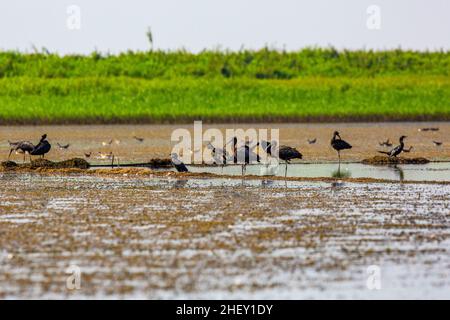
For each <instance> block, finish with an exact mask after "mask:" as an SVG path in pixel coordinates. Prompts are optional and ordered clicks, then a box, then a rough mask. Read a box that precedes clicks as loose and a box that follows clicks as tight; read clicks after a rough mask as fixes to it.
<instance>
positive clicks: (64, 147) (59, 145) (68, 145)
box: [56, 142, 70, 149]
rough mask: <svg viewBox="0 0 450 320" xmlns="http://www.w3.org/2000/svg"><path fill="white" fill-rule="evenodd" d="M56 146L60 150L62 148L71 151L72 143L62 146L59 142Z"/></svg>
mask: <svg viewBox="0 0 450 320" xmlns="http://www.w3.org/2000/svg"><path fill="white" fill-rule="evenodd" d="M56 144H57V145H58V148H60V149H69V147H70V143H68V144H65V145H61V144H59V142H57V143H56Z"/></svg>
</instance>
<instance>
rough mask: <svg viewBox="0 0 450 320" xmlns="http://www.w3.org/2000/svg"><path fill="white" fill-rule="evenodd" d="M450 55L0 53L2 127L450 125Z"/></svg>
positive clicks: (310, 51) (322, 51)
mask: <svg viewBox="0 0 450 320" xmlns="http://www.w3.org/2000/svg"><path fill="white" fill-rule="evenodd" d="M449 73H450V52H413V51H401V50H393V51H383V52H372V51H337V50H335V49H333V48H328V49H304V50H301V51H298V52H282V51H275V50H269V49H262V50H258V51H240V52H219V51H204V52H201V53H199V54H192V53H188V52H183V51H178V52H162V51H151V52H127V53H123V54H119V55H101V54H100V53H97V52H94V53H92V54H91V55H89V56H77V55H69V56H58V55H55V54H48V53H34V54H22V53H17V52H0V121H1V122H0V123H13V122H15V123H44V122H45V123H68V122H77V123H93V122H165V121H167V122H175V121H190V120H192V119H204V120H211V121H232V120H233V121H234V120H237V121H277V120H283V121H285V120H286V121H287V120H305V119H316V120H318V119H323V120H343V119H346V120H353V119H355V120H357V119H361V120H373V119H384V120H391V119H418V120H420V119H443V120H444V119H445V120H448V119H450V77H449Z"/></svg>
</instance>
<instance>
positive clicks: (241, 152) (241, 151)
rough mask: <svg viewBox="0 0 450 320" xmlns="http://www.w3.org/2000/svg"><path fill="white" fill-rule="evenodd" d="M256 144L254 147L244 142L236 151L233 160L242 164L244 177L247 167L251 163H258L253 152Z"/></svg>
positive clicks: (256, 156)
mask: <svg viewBox="0 0 450 320" xmlns="http://www.w3.org/2000/svg"><path fill="white" fill-rule="evenodd" d="M257 145H258V143H256V144H255V145H254V146H252V147H251V146H250V142H249V141H246V142H245V144H244V145H243V146H242V147H239V148H238V149H237V151H236V154H235V158H237V160H238V161H239V162H241V163H242V175H245V171H246V169H247V165H248V164H250V163H253V162H255V161H256V162H260V159H259V155H258V154H257V153H255V152H253V150H254V149H255V148H256V147H257Z"/></svg>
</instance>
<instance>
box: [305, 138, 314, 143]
mask: <svg viewBox="0 0 450 320" xmlns="http://www.w3.org/2000/svg"><path fill="white" fill-rule="evenodd" d="M306 140H307V141H308V143H309V144H314V143H316V141H317V138H314V139H311V140H309V139H306Z"/></svg>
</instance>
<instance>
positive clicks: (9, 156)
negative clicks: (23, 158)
mask: <svg viewBox="0 0 450 320" xmlns="http://www.w3.org/2000/svg"><path fill="white" fill-rule="evenodd" d="M12 152H13V149H11V150H9V154H8V160H9V159H10V158H11V153H12Z"/></svg>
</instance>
